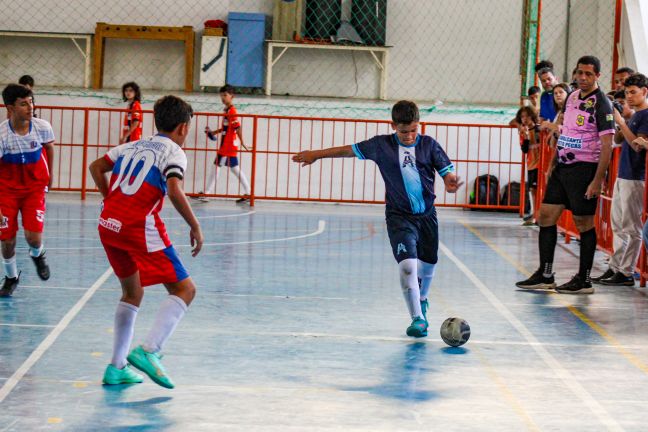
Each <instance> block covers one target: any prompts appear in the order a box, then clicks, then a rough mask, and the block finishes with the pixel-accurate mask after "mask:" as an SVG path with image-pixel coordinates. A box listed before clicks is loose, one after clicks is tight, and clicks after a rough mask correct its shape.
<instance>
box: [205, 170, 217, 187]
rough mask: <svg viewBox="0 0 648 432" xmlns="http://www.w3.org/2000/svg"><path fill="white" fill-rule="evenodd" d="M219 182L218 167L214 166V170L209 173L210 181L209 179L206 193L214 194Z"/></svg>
mask: <svg viewBox="0 0 648 432" xmlns="http://www.w3.org/2000/svg"><path fill="white" fill-rule="evenodd" d="M217 181H218V167H217V166H216V165H214V169H213V170H212V172H211V173H209V179H207V188H206V189H205V193H208V194H213V193H214V191H216V182H217Z"/></svg>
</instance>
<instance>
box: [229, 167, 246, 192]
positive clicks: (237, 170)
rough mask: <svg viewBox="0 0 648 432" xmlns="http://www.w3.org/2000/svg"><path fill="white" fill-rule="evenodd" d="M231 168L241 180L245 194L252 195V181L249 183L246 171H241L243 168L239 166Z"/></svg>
mask: <svg viewBox="0 0 648 432" xmlns="http://www.w3.org/2000/svg"><path fill="white" fill-rule="evenodd" d="M231 169H232V172H233V173H234V175H235V176H236V178H237V179H239V181H240V182H241V186H243V193H244V194H245V195H250V183H248V180H247V177H245V173H244V172H243V171H241V168H240V167H239V166H235V167H232V168H231Z"/></svg>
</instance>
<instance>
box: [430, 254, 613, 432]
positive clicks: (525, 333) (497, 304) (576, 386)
mask: <svg viewBox="0 0 648 432" xmlns="http://www.w3.org/2000/svg"><path fill="white" fill-rule="evenodd" d="M439 249H441V251H442V252H443V253H444V254H445V255H446V256H447V257H448V258H449V259H450V260H451V261H452V262H453V263H454V264H455V265H456V266H457V267H458V268H459V270H461V271H462V272H463V274H465V275H466V277H468V279H470V281H471V282H472V283H473V284H474V285H475V286H476V287H477V288H478V289H479V291H480V292H481V293H482V294H483V295H484V297H486V299H488V301H489V302H490V304H491V305H493V307H494V308H495V309H497V311H498V312H499V313H500V314H501V315H502V316H503V317H504V318H506V320H507V321H508V322H509V323H510V324H511V325H512V326H513V327H514V328H515V329H516V330H517V331H518V332H519V333H520V334H521V335H522V337H524V339H526V340H527V341H528V342H529V344H530V345H531V346H532V347H533V349H534V350H535V352H536V353H538V355H539V356H540V357H541V358H542V360H544V362H545V363H546V364H547V366H549V367H550V368H551V370H552V371H553V372H554V374H556V376H558V377H559V378H560V379H561V380H562V382H563V383H565V385H566V386H567V387H568V388H569V389H570V390H571V391H572V392H573V393H574V394H575V395H576V396H578V397H579V398H580V399H581V401H583V403H584V404H585V405H586V406H587V407H588V408H589V409H590V411H591V412H592V413H593V414H594V415H595V416H596V417H597V418H598V419H599V420H600V421H601V422H602V423H603V424H604V425H605V426H606V427H607V428H608V430H612V431H623V430H624V429H623V428H622V427H621V425H619V424H618V423H617V422H616V420H614V419H613V418H612V417H611V416H610V414H608V413H607V411H605V408H603V406H601V404H599V403H598V401H597V400H596V399H594V397H592V395H591V394H589V392H588V391H587V390H585V388H584V387H583V386H582V385H580V383H579V382H578V381H576V379H575V378H574V377H573V375H572V374H571V373H570V372H569V371H568V370H567V369H565V368H564V367H563V366H562V365H561V364H560V362H558V360H556V359H555V357H554V356H552V355H551V354H550V353H549V351H547V349H546V348H545V347H544V346H542V345H541V344H540V341H538V339H537V338H536V337H535V336H534V335H533V333H531V331H529V329H528V328H527V327H526V326H525V325H524V324H523V323H522V321H520V320H519V319H518V318H517V317H516V316H515V315H514V314H513V313H512V312H511V311H510V310H509V309H508V308H507V307H506V306H505V305H504V304H503V303H502V302H501V301H500V300H499V299H498V298H497V296H496V295H495V294H494V293H493V292H492V291H491V290H490V288H488V287H487V286H486V285H485V284H484V283H483V282H482V281H481V280H480V279H479V278H478V277H477V276H476V275H475V274H474V273H473V272H472V271H471V270H470V269H469V268H468V267H466V265H465V264H464V263H463V262H461V260H459V258H457V256H456V255H455V254H454V253H452V251H451V250H450V249H448V247H447V246H446V245H445V244H443V243H442V242H439Z"/></svg>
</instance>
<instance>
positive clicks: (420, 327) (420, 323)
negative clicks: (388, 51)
mask: <svg viewBox="0 0 648 432" xmlns="http://www.w3.org/2000/svg"><path fill="white" fill-rule="evenodd" d="M427 329H428V323H427V321H425V320H424V319H423V318H421V317H416V318H414V320H413V321H412V324H410V326H409V327H407V331H406V332H405V333H407V336H412V337H417V338H419V337H424V336H427Z"/></svg>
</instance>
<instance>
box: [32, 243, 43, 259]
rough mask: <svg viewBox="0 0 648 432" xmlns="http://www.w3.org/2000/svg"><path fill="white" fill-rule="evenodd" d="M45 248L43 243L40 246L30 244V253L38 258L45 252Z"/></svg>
mask: <svg viewBox="0 0 648 432" xmlns="http://www.w3.org/2000/svg"><path fill="white" fill-rule="evenodd" d="M43 249H44V247H43V244H42V243H41V245H40V246H38V247H31V246H29V255H31V256H33V257H34V258H38V257H39V256H41V254H42V253H43Z"/></svg>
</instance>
